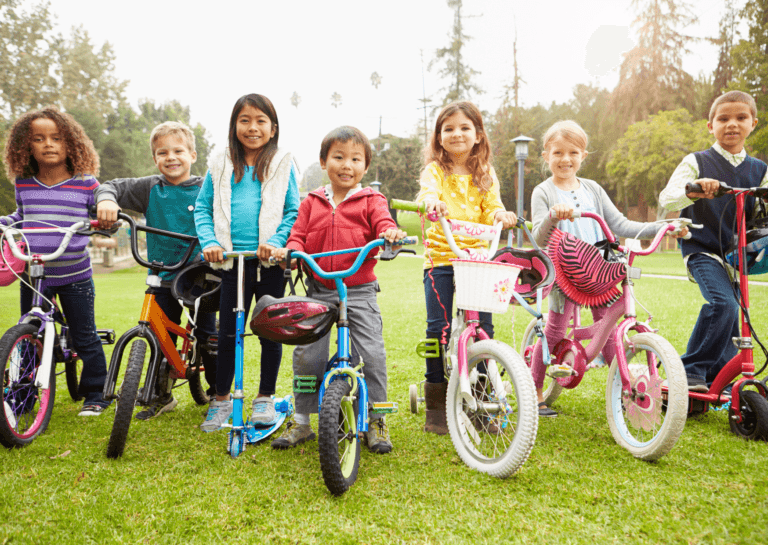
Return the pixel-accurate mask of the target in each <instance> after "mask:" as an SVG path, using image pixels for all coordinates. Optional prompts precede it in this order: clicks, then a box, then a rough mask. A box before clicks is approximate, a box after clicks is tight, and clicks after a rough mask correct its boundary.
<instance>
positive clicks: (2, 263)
mask: <svg viewBox="0 0 768 545" xmlns="http://www.w3.org/2000/svg"><path fill="white" fill-rule="evenodd" d="M16 247H17V248H18V249H19V251H21V252H25V251H26V250H27V245H26V244H25V243H24V242H17V243H16ZM26 264H27V262H26V261H24V260H23V259H19V258H18V257H16V256H15V255H13V252H12V251H11V247H10V246H9V245H8V241H7V240H5V239H3V255H2V256H0V286H10V285H11V284H13V283H14V282H16V279H17V278H18V276H17V275H20V274H21V273H22V272H24V267H25V266H26Z"/></svg>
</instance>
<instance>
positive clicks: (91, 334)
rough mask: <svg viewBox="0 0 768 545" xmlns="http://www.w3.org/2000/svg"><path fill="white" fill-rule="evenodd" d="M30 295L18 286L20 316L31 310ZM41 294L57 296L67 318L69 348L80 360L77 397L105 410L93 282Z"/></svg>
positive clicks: (103, 361)
mask: <svg viewBox="0 0 768 545" xmlns="http://www.w3.org/2000/svg"><path fill="white" fill-rule="evenodd" d="M32 295H33V293H32V290H31V289H30V288H29V287H28V286H27V285H26V284H21V313H22V314H25V313H27V312H29V310H30V309H31V308H32ZM43 295H45V297H47V298H48V299H50V298H51V297H53V296H54V295H57V296H58V298H59V304H60V305H61V310H62V311H63V312H64V316H65V317H66V319H67V325H68V326H69V335H70V336H71V337H72V345H73V347H74V349H75V351H76V352H77V355H78V356H79V357H80V359H81V360H82V361H83V372H82V374H81V375H80V386H79V387H78V390H79V392H80V394H81V395H82V396H84V397H85V401H84V403H83V404H84V405H101V406H102V407H107V406H108V405H109V403H108V402H105V401H104V399H103V398H102V397H101V393H102V390H104V381H105V380H106V378H107V359H106V357H105V356H104V348H103V347H102V345H101V339H100V338H99V334H98V333H96V321H95V317H94V312H93V303H94V300H95V298H96V293H95V290H94V287H93V280H92V279H90V278H89V279H88V280H82V281H80V282H75V283H73V284H65V285H63V286H46V287H45V288H44V289H43Z"/></svg>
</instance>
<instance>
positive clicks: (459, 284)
mask: <svg viewBox="0 0 768 545" xmlns="http://www.w3.org/2000/svg"><path fill="white" fill-rule="evenodd" d="M451 264H452V265H453V278H454V280H455V282H456V306H457V307H458V308H462V309H464V310H476V311H478V312H494V313H504V312H506V311H507V306H508V305H509V300H510V299H511V298H512V292H513V291H514V290H515V281H516V280H517V276H518V275H519V274H520V267H519V266H517V265H512V264H510V263H499V262H497V261H471V260H468V259H451Z"/></svg>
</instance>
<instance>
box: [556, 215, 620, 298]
mask: <svg viewBox="0 0 768 545" xmlns="http://www.w3.org/2000/svg"><path fill="white" fill-rule="evenodd" d="M547 252H548V254H549V257H550V259H551V260H552V264H553V265H554V267H555V283H556V284H557V285H558V287H559V288H560V289H561V290H562V291H563V293H564V294H565V296H566V297H568V298H569V299H570V300H571V301H573V302H574V303H576V304H577V305H581V306H586V307H600V306H608V305H610V304H612V303H614V302H615V301H616V300H618V298H619V297H620V296H621V290H620V289H619V288H618V286H617V284H618V283H619V282H621V281H622V280H623V279H624V278H625V277H626V275H627V273H626V268H625V267H626V266H625V264H624V263H611V262H608V261H606V260H605V259H604V258H603V256H602V255H601V253H600V250H598V249H597V248H596V247H595V246H594V245H592V244H589V243H587V242H584V241H583V240H579V239H578V238H576V237H575V236H573V235H571V234H569V233H565V232H563V231H561V230H559V229H555V230H554V232H553V233H552V237H551V238H550V240H549V245H548V247H547Z"/></svg>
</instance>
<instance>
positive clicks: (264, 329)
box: [251, 295, 339, 344]
mask: <svg viewBox="0 0 768 545" xmlns="http://www.w3.org/2000/svg"><path fill="white" fill-rule="evenodd" d="M338 317H339V308H338V307H337V306H336V305H334V304H331V303H326V302H324V301H318V300H317V299H312V298H311V297H300V296H297V295H291V296H289V297H283V298H281V299H276V298H275V297H271V296H269V295H265V296H263V297H261V298H260V299H259V302H258V303H257V304H256V308H254V309H253V314H252V316H251V331H253V333H254V335H258V336H259V337H264V338H266V339H269V340H271V341H276V342H279V343H283V344H311V343H313V342H315V341H317V340H319V339H322V338H323V337H324V336H325V335H326V333H328V332H329V331H330V330H331V327H333V324H334V323H336V320H337V319H338Z"/></svg>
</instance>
